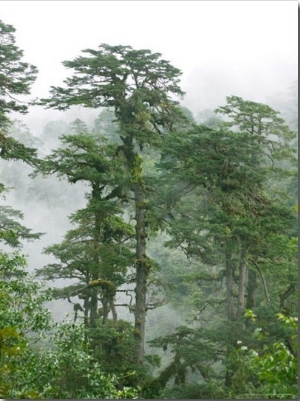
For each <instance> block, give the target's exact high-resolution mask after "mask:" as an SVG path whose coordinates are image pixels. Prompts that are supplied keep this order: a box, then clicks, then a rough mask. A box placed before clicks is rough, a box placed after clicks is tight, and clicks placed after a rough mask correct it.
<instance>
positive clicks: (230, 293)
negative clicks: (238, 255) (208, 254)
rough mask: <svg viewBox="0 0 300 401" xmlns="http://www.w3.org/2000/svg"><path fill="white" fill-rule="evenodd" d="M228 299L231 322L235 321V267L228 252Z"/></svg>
mask: <svg viewBox="0 0 300 401" xmlns="http://www.w3.org/2000/svg"><path fill="white" fill-rule="evenodd" d="M226 298H227V317H228V320H229V321H232V320H234V304H233V266H232V260H231V253H230V252H229V251H227V252H226Z"/></svg>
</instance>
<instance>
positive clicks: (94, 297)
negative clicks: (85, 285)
mask: <svg viewBox="0 0 300 401" xmlns="http://www.w3.org/2000/svg"><path fill="white" fill-rule="evenodd" d="M100 199H101V193H100V190H99V184H98V183H93V186H92V199H91V201H92V202H94V203H97V202H99V200H100ZM100 232H101V217H100V216H99V212H98V211H96V212H95V225H94V233H93V237H94V245H93V247H94V258H93V259H94V264H93V266H92V272H91V276H92V280H98V279H99V256H98V248H99V245H100V243H101V235H100ZM97 318H98V289H97V288H92V289H91V301H90V327H96V326H97Z"/></svg>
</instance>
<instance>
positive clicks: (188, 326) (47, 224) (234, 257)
mask: <svg viewBox="0 0 300 401" xmlns="http://www.w3.org/2000/svg"><path fill="white" fill-rule="evenodd" d="M14 34H15V28H14V27H13V26H11V25H7V24H5V23H4V22H2V21H0V156H1V160H0V169H1V184H0V185H1V186H0V191H1V196H2V199H1V204H0V241H1V244H2V246H1V250H0V261H1V263H0V266H1V269H0V316H1V319H0V355H1V358H0V373H1V374H0V395H1V397H2V398H8V399H18V398H28V399H31V398H36V399H47V398H54V399H55V398H58V399H59V398H61V399H64V398H66V399H67V398H79V399H80V398H83V399H101V398H103V399H104V398H112V399H114V398H116V399H119V398H121V399H122V398H124V399H131V398H132V399H134V398H135V399H136V398H140V399H161V398H171V399H190V398H191V399H220V398H221V399H222V398H223V399H258V398H259V399H270V398H271V399H297V398H298V341H297V328H298V318H297V314H298V286H297V281H298V280H297V278H298V269H297V238H298V231H297V211H298V206H297V152H296V149H297V132H296V129H295V128H296V125H295V120H296V119H297V115H296V114H295V112H293V110H294V111H295V110H297V106H296V104H297V105H298V103H297V97H296V96H295V87H291V88H290V89H289V92H288V93H287V96H286V97H287V99H289V102H290V108H288V110H290V112H287V107H286V104H285V105H284V107H283V108H282V110H281V107H278V110H277V109H274V108H273V107H271V105H268V104H265V103H258V102H255V101H252V100H251V99H244V98H242V97H240V96H235V95H228V96H227V98H226V100H225V102H224V104H221V105H219V106H218V107H217V108H216V109H215V110H209V111H207V110H206V111H203V110H199V114H198V116H194V115H193V113H192V112H191V111H190V110H189V109H188V108H186V107H184V106H183V105H182V104H181V100H182V98H183V97H184V92H183V90H182V89H181V86H180V77H181V74H182V72H181V71H180V70H179V69H178V68H176V67H174V66H173V65H172V64H171V63H170V62H169V61H167V60H165V59H164V58H163V55H162V54H160V53H155V52H152V51H151V50H149V49H134V48H133V47H131V46H121V45H118V46H112V45H109V44H106V43H103V44H100V45H99V46H98V47H97V49H91V48H88V49H84V50H82V55H80V56H78V57H76V58H74V59H73V60H68V61H63V66H64V67H65V68H66V69H67V70H68V72H69V73H70V75H69V77H68V78H66V79H65V81H64V82H63V83H62V85H61V86H52V87H51V88H50V91H49V97H48V98H42V99H36V100H35V101H34V102H33V101H32V100H28V101H27V102H24V100H23V97H22V102H21V101H20V100H19V99H17V97H18V96H25V95H26V96H27V95H29V94H30V89H31V86H32V84H33V82H34V81H35V79H36V77H37V74H38V70H37V68H36V67H35V66H33V65H31V64H29V63H27V62H24V61H23V52H22V50H20V49H19V48H18V47H17V46H16V43H15V37H14ZM29 106H30V107H32V108H36V109H38V108H41V107H43V108H48V109H56V110H61V111H64V112H66V111H67V110H70V109H71V110H73V109H74V107H75V108H76V107H78V106H83V107H84V108H86V109H93V110H96V112H97V117H96V118H94V119H92V120H89V121H83V120H81V119H79V118H75V119H74V120H73V121H72V122H71V123H67V122H66V121H65V120H60V121H57V120H56V121H48V122H47V124H45V127H44V131H43V132H42V133H35V134H33V133H31V131H30V130H29V128H28V127H27V126H26V125H25V124H24V123H22V121H20V120H18V119H12V118H10V113H14V112H19V113H21V114H22V113H28V112H30V111H29ZM279 106H280V102H279ZM11 193H12V194H14V196H15V199H16V200H17V204H20V205H21V204H22V202H23V203H25V204H26V205H27V206H28V208H29V209H30V208H31V209H32V208H33V209H34V218H35V219H37V221H38V222H39V221H42V220H43V224H42V223H39V224H40V226H39V227H40V228H39V231H38V232H34V230H32V229H30V228H28V227H26V225H25V223H24V221H23V220H24V218H25V220H26V213H25V214H24V213H23V212H22V211H20V210H17V209H15V208H14V207H13V206H11V204H9V202H8V201H7V200H6V196H7V199H8V200H10V199H12V198H11V197H9V196H10V194H11ZM18 202H19V203H18ZM32 216H33V214H32ZM39 219H40V220H39ZM63 219H65V220H67V222H68V223H67V224H66V227H64V226H62V225H61V224H62V223H61V221H62V220H63ZM44 231H45V232H44ZM47 235H50V237H51V240H52V241H51V243H50V244H48V245H47V246H45V247H44V249H43V255H42V256H43V257H44V260H46V262H45V263H44V264H39V267H38V268H36V267H34V268H32V267H31V266H30V262H29V258H28V260H27V257H26V256H25V255H23V247H24V243H25V241H30V242H32V243H33V244H35V243H36V242H37V241H39V239H40V238H43V236H47ZM33 246H34V245H33ZM40 256H41V255H39V256H38V257H40ZM39 260H40V259H39ZM58 309H60V312H61V313H62V312H63V315H64V316H63V317H59V318H57V315H56V312H57V311H58ZM60 316H62V315H61V314H60Z"/></svg>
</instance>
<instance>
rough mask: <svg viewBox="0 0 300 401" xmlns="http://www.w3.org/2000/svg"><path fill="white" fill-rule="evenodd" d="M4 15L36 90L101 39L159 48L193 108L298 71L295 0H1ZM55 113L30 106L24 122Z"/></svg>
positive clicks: (262, 88)
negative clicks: (34, 72) (34, 73)
mask: <svg viewBox="0 0 300 401" xmlns="http://www.w3.org/2000/svg"><path fill="white" fill-rule="evenodd" d="M0 18H1V19H2V20H3V21H4V22H5V23H7V24H11V25H13V26H14V27H15V28H16V30H17V31H16V41H17V45H18V46H19V47H20V48H21V49H23V50H24V59H25V60H26V61H28V62H30V63H32V64H34V65H36V66H37V67H38V69H39V75H38V78H37V81H36V83H35V84H34V85H33V88H32V95H33V97H36V96H38V97H45V96H47V95H48V90H49V87H50V85H60V84H61V83H62V80H63V78H65V77H66V76H67V73H68V71H67V70H66V69H65V68H64V67H63V66H62V64H61V62H62V61H64V60H70V59H73V58H75V57H76V56H78V55H80V53H81V50H83V49H85V48H97V46H98V45H100V44H101V43H108V44H110V45H130V46H132V47H133V48H136V49H138V48H147V49H150V50H152V51H154V52H160V53H162V55H163V57H164V58H165V59H167V60H169V61H170V62H171V63H172V64H173V65H174V66H175V67H178V68H180V69H181V70H182V72H183V75H182V88H183V90H184V91H186V92H187V94H186V96H185V100H184V101H183V104H184V105H186V106H187V107H189V108H190V109H191V110H192V111H193V112H198V111H199V110H203V109H206V108H214V107H216V106H218V105H220V104H221V103H223V102H224V101H225V96H229V95H238V96H242V97H245V98H248V99H249V100H254V101H265V99H266V97H267V96H268V95H270V94H273V93H275V92H280V91H282V90H285V89H286V88H287V87H288V86H289V85H290V83H291V82H293V81H295V80H296V79H297V76H298V2H297V1H286V0H285V1H1V3H0ZM58 115H59V112H54V111H49V110H48V111H43V110H42V109H41V108H32V109H31V110H30V114H29V115H28V116H26V117H25V118H24V121H26V122H27V123H29V124H30V125H31V126H33V127H37V128H38V129H39V130H40V129H41V127H42V125H43V119H44V118H52V117H53V116H58Z"/></svg>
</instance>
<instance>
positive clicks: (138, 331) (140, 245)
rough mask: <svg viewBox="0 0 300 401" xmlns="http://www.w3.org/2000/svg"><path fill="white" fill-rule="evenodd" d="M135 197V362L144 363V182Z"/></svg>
mask: <svg viewBox="0 0 300 401" xmlns="http://www.w3.org/2000/svg"><path fill="white" fill-rule="evenodd" d="M134 197H135V207H136V216H135V218H136V226H135V231H136V288H135V296H136V305H135V325H134V326H135V330H134V338H135V362H136V363H139V364H141V363H143V358H144V354H145V350H144V342H145V323H146V295H147V276H148V265H147V262H146V233H145V223H146V216H145V214H146V211H145V209H144V206H143V205H144V203H145V201H144V194H143V187H142V182H141V180H139V182H137V183H136V184H135V185H134Z"/></svg>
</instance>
